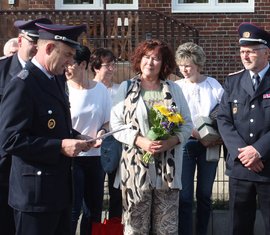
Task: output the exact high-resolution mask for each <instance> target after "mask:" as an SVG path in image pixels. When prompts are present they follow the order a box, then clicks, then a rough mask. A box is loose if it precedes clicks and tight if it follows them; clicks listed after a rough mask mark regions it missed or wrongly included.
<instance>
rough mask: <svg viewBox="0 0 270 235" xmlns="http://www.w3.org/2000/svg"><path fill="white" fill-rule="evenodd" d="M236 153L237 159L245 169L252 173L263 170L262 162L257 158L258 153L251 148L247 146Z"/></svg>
mask: <svg viewBox="0 0 270 235" xmlns="http://www.w3.org/2000/svg"><path fill="white" fill-rule="evenodd" d="M238 151H239V155H238V158H239V160H240V161H241V163H242V164H243V165H244V166H245V167H246V168H248V169H249V170H252V171H254V172H260V171H262V170H263V168H264V165H263V162H262V160H261V159H260V158H259V153H258V151H257V150H256V149H255V148H254V147H253V146H251V145H249V146H246V147H244V148H239V149H238Z"/></svg>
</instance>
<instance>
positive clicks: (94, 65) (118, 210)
mask: <svg viewBox="0 0 270 235" xmlns="http://www.w3.org/2000/svg"><path fill="white" fill-rule="evenodd" d="M90 67H91V71H92V72H93V73H94V76H95V77H94V81H96V82H101V83H103V84H104V85H105V86H106V87H107V89H108V91H109V93H110V95H111V98H113V96H114V95H115V94H116V93H117V90H118V87H119V84H116V83H114V82H113V76H114V75H115V70H116V57H115V55H114V54H113V53H112V51H111V50H109V49H107V48H97V49H96V50H94V51H93V53H92V55H91V57H90ZM115 174H116V170H115V171H114V172H112V173H109V174H108V185H109V196H110V197H109V218H113V217H119V218H121V216H122V196H121V190H120V189H119V188H115V187H114V186H113V183H114V179H115Z"/></svg>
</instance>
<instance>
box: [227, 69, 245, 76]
mask: <svg viewBox="0 0 270 235" xmlns="http://www.w3.org/2000/svg"><path fill="white" fill-rule="evenodd" d="M244 70H245V69H241V70H239V71H236V72H233V73H229V74H228V76H232V75H235V74H239V73H241V72H243V71H244Z"/></svg>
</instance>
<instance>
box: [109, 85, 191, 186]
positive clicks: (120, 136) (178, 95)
mask: <svg viewBox="0 0 270 235" xmlns="http://www.w3.org/2000/svg"><path fill="white" fill-rule="evenodd" d="M169 84H170V92H171V95H172V97H173V100H174V102H175V103H176V106H177V108H178V111H179V112H180V114H181V115H182V117H183V118H184V120H185V123H184V124H183V125H182V126H181V132H179V133H178V134H177V136H178V138H179V140H180V143H181V144H179V145H177V146H175V156H177V158H176V165H177V166H178V167H177V169H178V171H177V172H176V176H177V177H176V179H175V185H174V188H179V189H181V187H182V184H181V174H182V158H183V146H184V144H185V143H186V141H187V140H188V138H189V137H190V135H191V131H192V121H191V117H190V112H189V108H188V105H187V102H186V100H185V97H184V95H183V93H182V91H181V89H180V88H179V86H178V85H176V84H175V83H174V82H173V81H169ZM126 92H127V82H126V81H124V82H122V83H121V85H120V87H119V89H118V92H117V95H115V97H114V99H113V107H112V110H111V118H110V125H111V129H112V130H115V129H118V128H121V127H122V126H123V125H125V123H124V115H123V110H124V102H125V96H126ZM135 114H136V117H137V119H138V123H139V126H140V131H141V134H142V135H143V136H146V134H147V133H148V131H149V123H148V116H147V109H146V106H145V104H144V101H143V99H142V97H140V98H139V100H138V104H137V109H136V112H135ZM137 132H138V131H137V130H133V129H126V130H123V131H120V132H117V133H115V134H114V137H115V138H116V139H117V140H119V141H120V142H122V143H125V144H128V145H134V141H135V138H136V136H137V134H138V133H137ZM119 177H120V171H118V173H117V175H116V181H115V186H118V185H119V184H118V183H119V180H120V178H119Z"/></svg>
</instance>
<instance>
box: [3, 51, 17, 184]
mask: <svg viewBox="0 0 270 235" xmlns="http://www.w3.org/2000/svg"><path fill="white" fill-rule="evenodd" d="M21 70H22V66H21V64H20V62H19V59H18V54H17V53H16V54H15V55H13V56H9V57H3V58H1V60H0V102H1V99H2V95H3V92H4V88H5V86H6V85H7V83H8V82H9V81H10V80H11V78H12V77H14V76H15V75H16V74H18V73H19V72H20V71H21ZM10 165H11V158H10V157H9V156H8V155H6V153H5V152H3V151H1V152H0V185H8V179H9V173H10Z"/></svg>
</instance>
